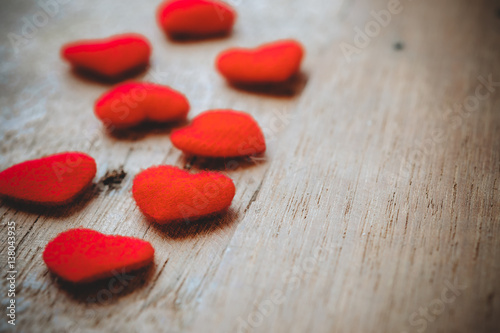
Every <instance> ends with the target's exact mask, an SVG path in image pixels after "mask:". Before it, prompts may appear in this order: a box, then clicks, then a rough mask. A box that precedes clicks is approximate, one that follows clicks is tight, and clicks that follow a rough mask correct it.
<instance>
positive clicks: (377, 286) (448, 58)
mask: <svg viewBox="0 0 500 333" xmlns="http://www.w3.org/2000/svg"><path fill="white" fill-rule="evenodd" d="M231 3H232V4H233V6H234V7H235V8H236V10H237V11H238V13H239V17H238V21H237V24H236V27H235V31H234V33H233V34H232V35H231V36H230V37H229V38H223V39H215V40H209V41H201V42H183V43H177V42H172V41H170V40H168V39H167V38H166V37H165V36H164V34H163V33H162V31H160V29H159V28H158V27H157V25H156V22H155V19H154V13H155V8H156V6H157V4H158V1H131V0H124V1H120V2H116V1H97V0H91V1H85V2H83V1H82V2H77V1H61V3H60V4H58V5H57V6H53V7H51V8H52V9H51V10H48V11H49V12H51V13H53V14H54V15H52V16H48V15H46V16H47V20H44V19H43V15H42V14H39V13H43V11H42V7H40V4H38V3H36V2H35V1H15V2H14V1H6V2H5V3H3V4H2V8H1V19H0V26H1V31H2V37H3V38H4V39H3V40H2V44H1V46H0V54H1V58H2V62H1V65H0V85H1V86H0V91H1V92H0V94H1V95H0V110H1V111H0V112H1V121H0V135H1V140H0V169H5V168H7V167H9V166H10V165H13V164H15V163H19V162H22V161H24V160H26V159H32V158H37V157H40V156H43V155H47V154H52V153H55V152H61V151H74V150H76V151H83V152H86V153H88V154H90V155H91V156H93V157H94V158H95V159H96V161H97V164H98V172H97V176H96V179H95V181H94V183H95V184H94V186H93V188H92V190H91V191H89V192H88V193H86V194H85V196H84V197H83V198H82V199H81V200H80V201H79V202H77V203H76V204H75V205H74V206H72V207H70V208H65V209H62V210H55V209H42V210H36V209H28V210H27V209H26V208H24V209H18V208H19V207H12V206H10V205H8V204H7V203H5V202H1V206H0V216H1V221H2V225H1V236H0V240H1V251H2V252H1V253H2V256H1V260H0V264H1V265H0V266H1V267H2V269H3V271H2V282H1V286H2V302H3V303H2V306H6V305H7V303H6V302H8V301H9V300H8V298H7V288H8V286H7V282H6V277H7V273H6V271H7V268H6V267H7V254H6V253H7V245H8V244H7V230H8V229H7V223H8V222H10V221H14V222H15V224H16V232H17V263H16V264H17V270H18V273H17V280H16V282H17V290H16V302H17V308H16V310H17V317H16V326H15V327H12V326H11V325H8V324H7V320H8V318H7V317H6V316H5V315H2V318H1V319H0V322H1V326H0V327H1V331H5V332H9V331H17V332H82V333H83V332H101V331H103V332H398V333H400V332H408V333H410V332H411V333H413V332H498V331H499V330H500V282H499V281H500V202H499V200H500V194H499V176H500V112H499V111H500V110H499V109H500V84H499V83H498V82H499V81H500V61H499V59H500V46H499V45H500V44H499V43H498V42H499V41H500V17H499V14H498V8H500V2H499V1H497V0H491V1H488V0H484V1H474V2H472V1H466V0H458V1H451V0H443V1H432V2H431V1H410V0H401V2H400V5H399V6H396V7H389V8H390V9H392V10H393V13H392V14H391V15H390V17H388V16H387V15H386V16H385V17H383V16H382V17H381V18H379V20H382V21H381V22H382V23H383V25H382V24H381V23H377V22H378V21H376V20H375V18H374V16H373V13H371V12H372V11H375V12H377V13H379V12H380V11H381V10H387V9H388V6H392V5H391V4H392V3H393V2H391V1H385V0H384V1H382V0H370V1H369V0H360V1H354V0H345V1H339V0H338V1H326V0H310V1H298V0H277V1H273V2H272V3H271V2H269V1H264V0H254V1H232V2H231ZM47 8H48V7H47ZM398 10H399V11H398ZM389 13H390V12H389ZM37 15H38V16H37ZM34 20H35V21H34ZM26 22H31V23H34V22H38V25H39V27H36V29H34V31H30V30H29V29H28V28H26V27H25V25H26V24H29V23H26ZM42 23H44V24H42ZM377 27H378V28H377ZM365 28H366V29H368V30H367V31H368V33H369V35H370V36H371V37H370V36H368V35H367V37H365V38H364V39H363V38H362V37H359V36H358V37H357V35H358V34H359V32H358V31H359V30H358V29H360V30H361V31H365ZM126 31H134V32H138V33H142V34H144V35H146V36H147V37H148V38H149V39H150V40H151V42H152V44H153V46H154V53H153V57H152V64H151V67H150V68H149V69H148V70H147V71H146V72H145V73H143V74H142V75H140V76H139V78H142V79H145V80H149V81H153V82H158V83H162V84H167V85H170V86H172V87H173V88H175V89H178V90H180V91H182V92H184V93H185V94H186V95H187V97H188V98H189V100H190V102H191V105H192V110H191V112H190V117H194V116H195V115H197V114H198V113H200V112H202V111H204V110H207V109H213V108H234V109H239V110H243V111H246V112H249V113H251V114H252V115H253V116H254V117H255V118H256V119H257V120H258V122H259V123H260V125H261V127H262V128H263V129H264V131H265V134H266V139H267V142H268V151H267V153H266V155H265V158H263V159H261V160H258V161H257V160H253V161H246V162H245V161H239V162H238V167H237V168H236V169H235V170H228V171H226V172H227V174H228V175H229V176H230V177H231V178H232V179H233V180H234V182H235V184H236V187H237V192H236V196H235V198H234V201H233V204H232V207H231V209H230V211H229V212H228V213H227V214H225V215H223V216H221V217H219V218H216V219H211V220H206V221H204V222H203V223H193V224H186V225H180V226H176V227H170V228H169V227H158V226H156V225H153V224H151V223H149V222H148V221H147V220H146V219H145V218H144V216H143V215H142V214H141V213H140V212H139V210H138V209H137V207H136V205H135V203H134V201H133V199H132V196H131V193H130V189H131V185H132V180H133V177H134V175H135V174H137V173H138V172H139V171H140V170H142V169H144V168H146V167H149V166H151V165H157V164H171V165H176V166H179V167H187V168H190V169H191V170H192V171H196V170H199V169H203V168H211V169H219V170H220V169H222V170H224V165H220V164H217V163H211V162H210V161H203V160H200V159H195V160H193V159H188V158H186V157H184V156H183V155H182V153H181V152H180V151H178V150H177V149H175V148H174V147H172V144H171V142H170V140H169V133H170V131H171V128H156V129H154V130H152V131H146V130H139V131H134V132H131V133H129V134H128V135H125V136H118V137H117V136H113V135H110V134H109V133H107V132H106V131H105V130H104V128H103V126H102V125H101V123H100V122H99V121H98V120H97V119H96V118H95V117H94V115H93V112H92V107H93V102H94V100H95V99H96V98H97V97H98V96H99V95H100V94H102V93H103V92H104V91H105V90H106V89H107V88H108V86H107V85H105V84H102V83H96V82H94V81H92V80H88V79H84V78H81V77H79V76H77V75H75V74H74V73H72V72H71V71H70V70H69V68H68V65H67V64H66V63H63V62H62V61H61V60H60V58H59V53H58V52H59V48H60V46H61V45H62V44H63V43H65V42H68V41H72V40H75V39H81V38H91V37H105V36H108V35H112V34H115V33H120V32H126ZM9 33H14V34H17V35H18V36H22V45H16V46H17V47H16V48H17V51H16V50H15V47H14V46H13V44H12V43H11V42H10V41H9V38H8V36H9V35H8V34H9ZM23 33H25V35H24V36H23ZM10 36H12V35H10ZM288 37H293V38H296V39H298V40H300V41H301V42H302V43H303V44H304V45H305V47H306V49H307V57H306V59H305V62H304V65H303V73H302V74H301V75H300V76H299V78H298V79H297V80H296V82H293V83H292V84H291V85H290V86H288V87H285V89H281V90H276V91H274V90H273V91H264V92H256V91H243V90H238V89H235V88H233V87H230V86H228V85H227V84H226V83H225V82H224V80H223V79H222V78H221V77H220V76H219V75H218V74H217V73H216V71H215V70H214V66H213V62H214V58H215V57H216V55H217V54H218V53H219V52H220V51H222V50H224V49H225V48H227V47H230V46H237V45H238V46H254V45H258V44H260V43H263V42H267V41H271V40H274V39H278V38H288ZM356 42H357V44H356ZM363 43H364V44H366V45H364V44H363ZM347 44H349V45H351V46H356V47H357V49H356V50H354V51H355V52H354V51H353V49H352V47H351V48H350V50H351V51H353V52H354V53H353V54H352V56H350V57H346V56H345V55H344V52H343V51H342V49H343V48H344V49H346V47H348V46H346V45H347ZM348 58H349V59H348ZM488 78H490V79H491V80H492V81H493V82H494V83H493V84H492V85H489V86H488V84H486V85H485V84H484V83H483V81H484V80H486V81H487V80H488ZM476 94H479V95H476ZM476 96H478V97H476ZM479 97H480V98H479ZM464 103H465V104H468V105H469V106H467V107H464V106H463V105H464ZM457 105H459V106H460V105H462V107H458V108H457ZM122 170H123V173H122ZM123 176H124V177H123ZM77 226H84V227H88V228H93V229H96V230H98V231H101V232H104V233H113V234H121V235H129V236H136V237H140V238H143V239H145V240H147V241H149V242H151V243H152V245H153V246H154V247H155V249H156V255H155V264H154V265H153V267H151V268H150V269H148V270H146V271H145V272H140V273H138V274H133V275H132V276H121V277H120V279H118V280H117V281H119V282H120V283H119V284H112V285H109V284H106V282H105V283H103V284H98V285H96V286H92V287H91V288H88V289H85V290H81V289H75V288H72V287H69V286H67V285H65V284H63V283H61V282H60V281H59V280H57V279H56V278H55V277H54V276H52V275H51V274H49V273H48V271H47V268H46V266H45V265H44V263H43V261H42V258H41V255H42V251H43V248H44V246H45V245H46V244H47V242H48V241H49V240H50V239H52V238H53V237H55V235H57V234H58V233H59V232H62V231H64V230H67V229H69V228H73V227H77ZM122 287H123V288H122ZM3 312H5V310H4V311H3Z"/></svg>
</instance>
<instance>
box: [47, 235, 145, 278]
mask: <svg viewBox="0 0 500 333" xmlns="http://www.w3.org/2000/svg"><path fill="white" fill-rule="evenodd" d="M153 256H154V249H153V247H152V246H151V244H149V243H148V242H146V241H144V240H142V239H138V238H132V237H124V236H112V235H105V234H102V233H100V232H97V231H94V230H91V229H83V228H79V229H71V230H68V231H65V232H63V233H60V234H59V235H57V237H56V238H54V239H53V240H51V241H50V242H49V243H48V244H47V246H46V247H45V250H44V251H43V261H45V264H46V265H47V267H48V268H49V270H50V271H51V272H53V273H54V274H56V275H58V276H59V277H61V278H63V279H64V280H66V281H70V282H73V283H86V282H92V281H96V280H99V279H103V278H107V277H111V276H113V275H115V274H118V273H126V272H130V271H132V270H136V269H139V268H142V267H145V266H147V265H148V264H150V263H151V262H152V261H153Z"/></svg>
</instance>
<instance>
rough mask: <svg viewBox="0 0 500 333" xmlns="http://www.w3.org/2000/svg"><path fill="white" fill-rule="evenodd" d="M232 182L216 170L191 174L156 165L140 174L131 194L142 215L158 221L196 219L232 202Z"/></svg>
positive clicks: (233, 192)
mask: <svg viewBox="0 0 500 333" xmlns="http://www.w3.org/2000/svg"><path fill="white" fill-rule="evenodd" d="M235 191H236V189H235V187H234V183H233V181H232V180H231V179H230V178H228V177H226V176H224V175H223V174H221V173H217V172H200V173H197V174H190V173H189V172H187V171H184V170H181V169H179V168H176V167H173V166H167V165H164V166H156V167H151V168H149V169H146V170H144V171H142V172H141V173H139V174H138V175H137V176H136V177H135V179H134V185H133V188H132V193H133V196H134V199H135V202H136V203H137V206H139V208H140V209H141V211H142V212H143V213H144V215H146V216H148V217H149V218H151V219H153V220H155V221H156V222H158V223H160V224H164V223H168V222H171V221H179V220H182V219H184V220H185V221H189V220H196V219H198V218H201V217H203V216H207V215H212V214H215V213H218V212H221V211H223V210H225V209H226V208H228V207H229V206H230V205H231V201H232V200H233V197H234V194H235Z"/></svg>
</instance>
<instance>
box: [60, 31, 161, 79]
mask: <svg viewBox="0 0 500 333" xmlns="http://www.w3.org/2000/svg"><path fill="white" fill-rule="evenodd" d="M61 55H62V57H63V58H64V59H66V60H67V61H69V62H70V63H71V64H72V65H73V67H75V68H77V69H83V70H87V71H90V72H93V73H96V74H98V75H101V76H103V77H106V78H108V79H116V78H117V77H120V76H121V75H123V74H126V73H127V72H129V71H131V70H134V69H136V68H140V67H142V66H146V65H147V64H148V63H149V57H150V55H151V46H150V44H149V41H148V40H147V39H146V37H144V36H142V35H139V34H123V35H115V36H111V37H109V38H103V39H93V40H90V39H89V40H79V41H75V42H72V43H68V44H66V45H64V46H63V47H62V49H61Z"/></svg>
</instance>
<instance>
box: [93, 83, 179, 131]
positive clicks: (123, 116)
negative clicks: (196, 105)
mask: <svg viewBox="0 0 500 333" xmlns="http://www.w3.org/2000/svg"><path fill="white" fill-rule="evenodd" d="M188 111H189V102H188V100H187V99H186V97H185V96H184V95H182V94H181V93H179V92H177V91H175V90H173V89H171V88H169V87H166V86H161V85H158V84H153V83H146V82H134V81H130V82H127V83H123V84H120V85H118V86H116V87H114V88H113V89H111V90H109V91H107V92H106V93H104V94H103V95H102V96H101V97H100V98H99V99H98V100H97V101H96V103H95V107H94V112H95V114H96V116H97V118H99V119H101V120H102V121H103V122H104V123H105V124H106V125H108V126H112V127H114V128H119V129H120V128H127V127H133V126H136V125H138V124H140V123H141V122H143V121H152V122H160V123H163V122H170V121H178V120H184V119H186V116H187V113H188Z"/></svg>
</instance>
